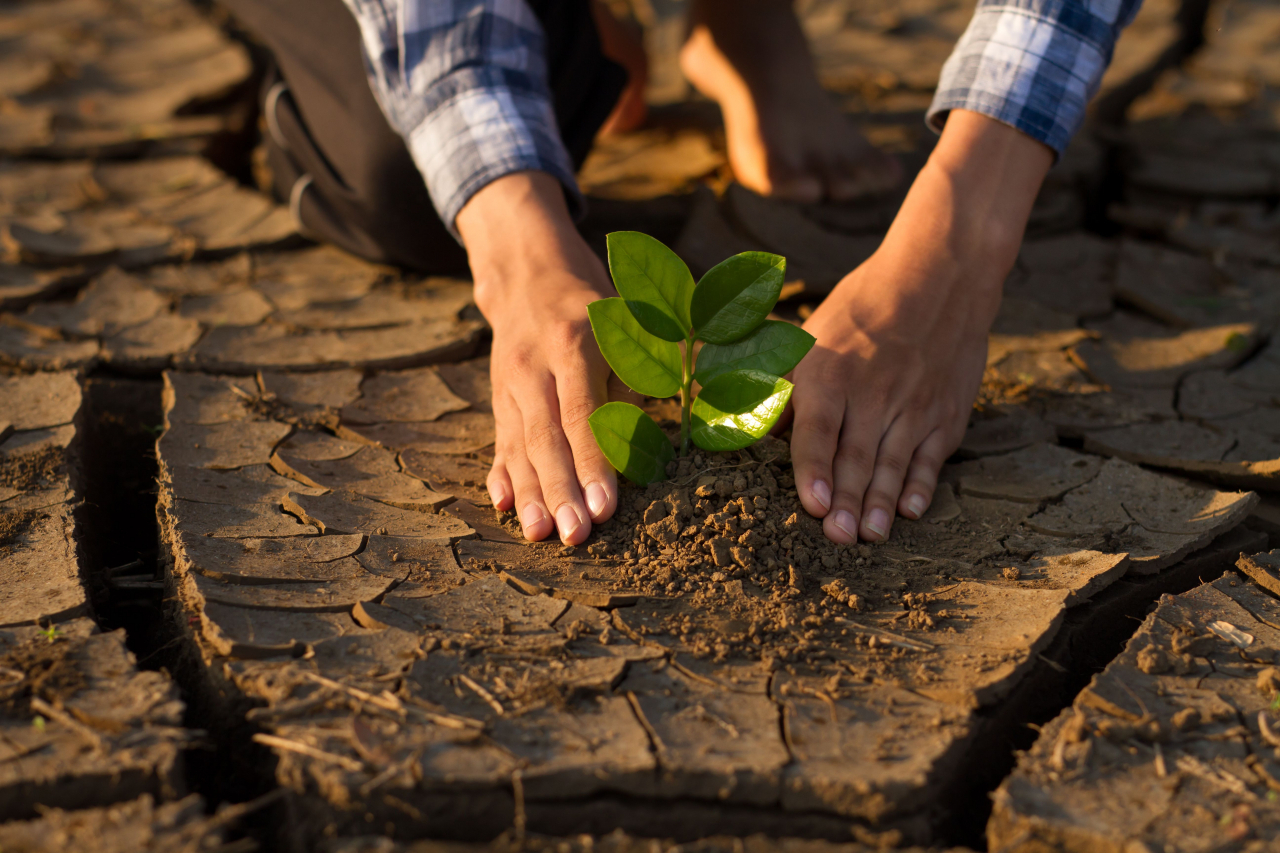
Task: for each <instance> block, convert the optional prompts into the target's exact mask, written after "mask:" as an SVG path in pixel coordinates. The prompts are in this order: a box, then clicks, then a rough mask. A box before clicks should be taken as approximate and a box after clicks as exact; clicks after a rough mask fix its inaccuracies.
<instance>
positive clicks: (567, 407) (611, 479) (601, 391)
mask: <svg viewBox="0 0 1280 853" xmlns="http://www.w3.org/2000/svg"><path fill="white" fill-rule="evenodd" d="M578 361H579V362H580V363H579V364H575V365H571V366H570V367H568V368H567V369H566V370H565V371H564V372H562V373H561V375H560V376H559V377H557V379H556V388H557V390H558V391H559V397H560V423H561V425H562V426H563V428H564V434H565V437H566V438H567V439H568V440H569V449H570V451H571V452H572V453H573V465H574V468H575V470H576V471H577V474H578V485H579V486H580V487H581V489H582V496H583V499H584V500H585V501H586V504H587V512H588V513H589V515H590V518H591V520H592V521H593V522H596V523H599V522H601V521H604V520H606V519H608V518H610V517H611V516H612V515H613V513H614V511H615V510H616V509H617V508H618V478H617V475H616V474H615V473H614V471H613V466H612V465H610V464H609V460H607V459H605V458H604V454H603V453H601V452H600V445H599V444H597V443H596V437H595V435H594V434H592V432H591V424H590V422H589V420H588V419H589V418H590V417H591V413H592V412H594V411H595V410H596V409H597V408H599V406H600V405H601V404H602V403H604V401H605V399H606V398H605V390H606V389H605V382H604V379H603V377H602V376H601V374H600V372H599V371H591V370H589V368H588V365H587V364H586V362H585V361H583V360H581V359H579V360H578Z"/></svg>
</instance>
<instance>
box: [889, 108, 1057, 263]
mask: <svg viewBox="0 0 1280 853" xmlns="http://www.w3.org/2000/svg"><path fill="white" fill-rule="evenodd" d="M1051 165H1053V151H1052V150H1051V149H1050V148H1049V147H1048V146H1046V145H1044V144H1043V143H1041V142H1038V141H1036V140H1035V139H1032V138H1031V137H1030V136H1027V135H1026V134H1024V133H1022V132H1021V131H1018V130H1016V129H1014V128H1012V127H1010V126H1009V125H1007V124H1004V123H1002V122H999V121H996V120H995V119H992V118H988V117H987V116H984V115H981V114H979V113H975V112H970V111H968V110H955V111H953V112H952V113H951V115H950V117H949V118H948V120H947V125H946V128H945V130H944V131H943V133H942V138H941V139H940V140H939V141H938V146H937V148H935V149H934V152H933V154H932V156H931V157H930V158H929V162H928V163H927V164H926V165H925V167H924V169H922V170H921V172H920V174H919V176H918V177H917V178H916V181H915V183H914V184H913V185H912V187H911V190H910V192H909V193H908V194H907V198H906V200H905V201H904V202H903V205H902V209H901V210H900V211H899V213H898V216H897V217H896V218H895V220H894V223H893V225H892V226H891V227H890V229H889V233H888V235H887V236H886V238H885V241H884V246H883V248H882V251H886V252H890V253H894V254H898V255H901V256H902V260H903V261H904V262H908V263H916V264H921V265H924V264H930V265H931V264H933V263H935V262H936V259H937V258H938V256H942V257H945V258H947V259H949V260H950V261H953V262H954V263H956V264H959V265H960V266H963V267H970V268H972V267H975V266H977V267H981V268H985V269H989V270H990V271H991V275H989V276H984V277H983V279H984V280H985V285H979V284H977V283H976V282H975V286H990V285H991V283H994V285H995V286H996V287H998V286H999V284H1000V282H1002V281H1003V279H1004V276H1005V274H1007V272H1008V271H1009V269H1010V268H1011V267H1012V266H1013V263H1014V261H1015V260H1016V259H1017V255H1018V248H1019V246H1020V245H1021V242H1022V236H1023V232H1024V231H1025V229H1026V224H1027V219H1028V217H1029V216H1030V215H1031V208H1032V205H1033V204H1034V203H1035V199H1036V195H1037V194H1038V193H1039V191H1040V185H1041V184H1042V183H1043V181H1044V176H1045V174H1046V172H1048V170H1049V167H1050V166H1051ZM926 256H932V257H926ZM912 258H914V259H915V260H914V261H911V260H909V259H912Z"/></svg>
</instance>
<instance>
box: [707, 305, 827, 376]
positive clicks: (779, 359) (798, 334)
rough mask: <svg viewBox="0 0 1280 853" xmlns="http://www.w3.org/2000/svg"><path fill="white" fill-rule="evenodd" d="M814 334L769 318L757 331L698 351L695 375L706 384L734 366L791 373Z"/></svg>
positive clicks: (738, 368) (779, 373)
mask: <svg viewBox="0 0 1280 853" xmlns="http://www.w3.org/2000/svg"><path fill="white" fill-rule="evenodd" d="M813 343H814V338H813V335H811V334H809V333H808V332H806V331H805V330H804V329H801V328H800V327H799V326H793V325H792V324H790V323H787V322H784V321H782V320H765V321H764V322H763V323H761V324H760V326H759V328H757V329H756V330H755V331H754V332H752V333H751V334H749V335H747V336H746V337H745V338H742V339H741V340H739V341H736V342H735V343H732V344H723V345H722V344H706V345H704V346H703V347H702V350H701V351H700V352H699V353H698V365H697V369H696V370H695V371H694V374H693V378H694V379H697V380H698V382H700V383H702V384H703V385H706V384H707V383H708V382H710V381H711V380H712V379H715V378H716V377H717V376H719V375H720V374H722V373H728V372H729V371H731V370H762V371H764V372H765V373H771V374H773V375H774V376H782V375H784V374H786V373H789V372H790V371H791V369H792V368H794V367H795V366H796V365H797V364H799V363H800V359H802V358H804V357H805V355H806V354H807V353H808V352H809V350H810V348H812V347H813Z"/></svg>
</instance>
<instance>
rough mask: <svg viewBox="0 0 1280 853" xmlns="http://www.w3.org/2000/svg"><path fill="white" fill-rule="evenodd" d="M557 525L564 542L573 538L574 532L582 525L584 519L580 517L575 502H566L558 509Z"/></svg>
mask: <svg viewBox="0 0 1280 853" xmlns="http://www.w3.org/2000/svg"><path fill="white" fill-rule="evenodd" d="M556 527H557V528H559V530H560V539H561V541H564V542H568V541H569V540H570V539H572V538H573V534H575V533H577V532H578V528H580V527H582V519H581V518H579V517H578V511H577V510H576V509H574V507H573V504H564V505H563V506H561V507H560V508H559V509H558V510H556Z"/></svg>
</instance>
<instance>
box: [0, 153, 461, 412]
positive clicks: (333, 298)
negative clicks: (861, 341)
mask: <svg viewBox="0 0 1280 853" xmlns="http://www.w3.org/2000/svg"><path fill="white" fill-rule="evenodd" d="M144 162H145V163H151V164H154V163H156V162H157V161H144ZM158 162H160V163H163V161H158ZM180 162H181V163H182V164H190V165H191V166H192V167H193V168H196V169H197V170H198V171H199V172H200V173H201V175H202V177H199V178H198V181H204V177H203V175H204V173H209V172H214V171H215V170H213V169H212V167H211V166H209V165H208V164H207V163H204V162H203V161H200V160H197V159H194V158H191V159H189V160H183V161H180ZM57 168H67V167H66V166H59V167H57ZM101 168H102V167H99V170H101ZM174 168H177V166H176V165H175V166H174ZM192 180H193V181H197V178H196V177H194V176H193V177H192ZM210 180H212V181H213V182H214V183H213V184H212V185H211V186H209V187H200V186H188V187H187V189H184V190H183V191H182V192H187V193H189V194H190V193H197V194H198V195H199V196H200V197H201V198H204V197H205V196H208V195H210V194H211V193H212V194H217V193H221V190H220V189H218V188H219V187H222V186H224V185H226V186H227V187H228V188H230V185H229V183H228V179H227V178H226V177H225V176H218V177H216V178H213V177H211V178H210ZM234 191H235V193H240V194H246V195H250V196H251V198H252V199H253V200H254V202H255V203H257V202H260V201H263V200H262V199H261V198H260V197H258V196H256V195H252V194H251V193H249V191H248V190H244V189H241V188H238V187H235V188H234ZM193 198H194V196H193ZM264 203H265V202H264ZM166 204H167V202H166ZM210 205H211V207H210V214H209V215H210V216H211V217H215V219H216V224H217V225H218V227H225V226H226V222H225V221H224V220H225V217H222V216H221V215H220V214H218V213H217V210H215V209H214V208H216V207H218V206H226V207H230V208H234V209H236V210H237V211H244V210H245V205H244V203H243V202H242V201H239V200H237V199H235V198H232V197H228V198H227V199H223V200H221V201H217V202H216V203H215V202H212V201H211V202H210ZM275 210H276V212H277V213H280V212H282V211H281V210H280V209H278V208H277V209H275ZM161 213H163V211H161ZM272 216H275V214H272ZM0 218H2V216H0ZM199 225H200V220H199V219H198V218H197V217H189V218H187V219H184V222H183V225H182V228H186V229H188V230H190V229H191V228H197V229H198V227H199ZM258 227H259V226H254V228H258ZM262 227H267V226H265V225H264V226H262ZM272 227H274V226H272ZM290 227H291V226H290ZM175 233H177V232H175ZM175 239H177V238H175ZM182 239H183V240H185V239H186V238H185V237H183V238H182ZM203 239H204V238H193V240H194V242H191V241H188V242H189V245H187V246H186V247H185V248H182V249H181V251H180V252H179V255H180V256H182V257H185V256H186V255H189V254H190V252H191V251H197V252H198V251H200V248H199V247H200V246H204V247H205V248H216V247H214V246H211V245H207V244H206V243H205V242H201V240H203ZM218 239H220V240H222V241H223V242H222V246H223V248H244V247H251V246H252V245H254V243H255V242H261V241H259V240H257V238H254V237H252V236H247V237H244V239H241V238H240V237H235V236H232V235H224V238H218ZM228 241H230V242H228ZM267 242H277V241H276V240H275V238H272V239H271V240H268V241H267ZM166 245H172V244H166ZM167 252H168V249H164V250H163V251H161V252H160V253H159V255H149V256H148V257H146V258H145V259H130V258H126V257H123V256H121V255H120V254H119V253H116V254H113V255H110V256H109V257H108V256H104V258H103V259H102V261H103V262H104V263H105V262H107V261H110V262H111V263H114V264H117V265H119V266H117V267H112V268H110V269H107V270H106V271H105V272H102V273H101V274H99V275H96V276H94V277H92V278H91V279H90V281H89V283H88V284H87V285H86V286H85V287H83V288H82V289H81V290H80V291H79V293H78V295H77V296H76V298H75V299H74V301H43V302H39V303H38V304H35V305H32V306H30V307H29V308H28V309H27V310H26V311H23V312H16V311H15V312H14V313H11V314H5V315H0V317H3V318H4V323H0V360H5V361H9V362H12V363H14V364H17V365H20V366H28V367H36V368H42V369H47V368H50V367H59V366H67V365H82V366H86V367H91V366H93V365H95V364H98V363H104V364H108V365H110V366H112V367H113V368H117V369H122V370H126V371H129V372H135V373H137V372H144V373H145V372H150V373H158V372H159V371H160V370H162V369H163V368H166V367H170V366H172V365H180V366H182V367H184V368H188V369H197V370H205V369H208V370H216V371H218V372H222V373H227V372H231V373H243V374H247V375H253V374H255V373H257V372H259V371H264V372H265V373H266V375H265V376H264V379H263V383H264V384H263V386H262V388H266V383H269V382H275V383H277V384H279V386H280V387H279V388H278V389H274V390H271V391H270V393H271V394H274V395H276V398H277V399H279V400H281V401H282V402H283V401H285V400H291V401H292V402H294V403H296V404H297V405H298V406H300V407H301V409H302V410H306V409H308V408H309V407H311V406H312V405H313V404H312V403H310V402H307V398H309V395H310V396H314V394H315V393H316V392H317V390H318V389H319V388H320V387H321V386H320V385H318V384H316V383H315V382H313V383H312V385H311V386H310V388H309V389H308V388H307V387H303V386H301V385H299V382H300V380H299V379H296V378H291V379H283V378H279V377H281V376H282V375H283V374H280V373H279V371H281V370H287V371H309V370H334V369H336V368H344V367H357V368H365V367H411V366H415V365H422V364H430V363H434V362H437V361H444V360H455V359H459V358H464V357H467V356H469V355H471V354H473V352H474V351H475V348H476V346H477V344H478V343H479V335H480V331H481V329H482V328H483V323H482V322H480V321H479V320H478V319H476V318H477V316H478V315H477V314H476V312H475V309H474V308H473V307H472V305H471V286H470V284H468V283H466V282H460V281H454V280H449V279H433V278H427V279H423V278H421V277H413V276H408V277H406V276H403V275H401V274H399V273H398V272H396V271H395V270H392V269H390V268H387V267H380V266H375V265H373V264H369V263H366V262H364V261H360V260H357V259H355V258H352V257H351V256H349V255H346V254H343V253H341V252H338V251H337V250H334V249H328V248H317V249H309V250H304V251H301V252H296V253H292V254H288V255H277V254H269V253H253V254H243V255H238V256H235V257H233V258H231V259H229V260H225V261H217V262H211V263H199V262H193V263H189V264H186V265H183V266H160V267H155V268H151V269H143V270H134V271H131V272H126V271H124V270H123V269H121V268H120V267H127V266H133V267H138V266H146V265H149V264H151V263H154V262H156V261H161V260H172V255H171V254H166V253H167ZM74 260H77V259H75V258H70V259H63V261H62V262H70V261H74ZM80 260H83V259H80ZM6 324H7V325H6ZM269 377H275V378H269ZM420 381H425V379H423V380H420ZM260 390H261V389H260ZM402 390H403V391H404V392H405V393H408V392H409V391H411V390H412V389H411V388H406V389H402ZM454 405H458V403H457V401H455V403H454ZM337 407H339V408H340V404H339V405H338V406H337ZM400 419H401V420H415V419H418V418H417V417H416V415H414V414H413V413H412V412H403V413H401V417H400ZM357 420H358V418H357Z"/></svg>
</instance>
